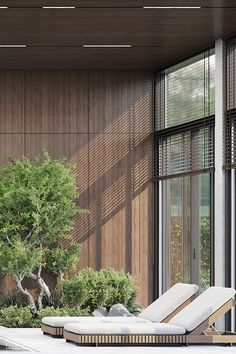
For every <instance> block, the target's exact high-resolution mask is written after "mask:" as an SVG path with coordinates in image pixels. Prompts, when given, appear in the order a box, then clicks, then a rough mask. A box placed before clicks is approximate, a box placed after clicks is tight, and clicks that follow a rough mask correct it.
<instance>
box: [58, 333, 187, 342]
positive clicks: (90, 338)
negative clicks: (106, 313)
mask: <svg viewBox="0 0 236 354" xmlns="http://www.w3.org/2000/svg"><path fill="white" fill-rule="evenodd" d="M64 338H65V339H66V341H68V342H73V343H76V344H78V345H85V344H86V345H91V346H94V345H95V346H98V345H161V344H166V345H186V344H187V341H186V335H147V334H145V335H141V334H138V335H137V334H117V335H114V334H113V335H103V334H75V333H72V332H68V331H66V330H64Z"/></svg>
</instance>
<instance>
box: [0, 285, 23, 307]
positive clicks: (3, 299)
mask: <svg viewBox="0 0 236 354" xmlns="http://www.w3.org/2000/svg"><path fill="white" fill-rule="evenodd" d="M15 305H17V306H26V305H27V300H26V297H25V296H24V295H22V294H21V293H20V292H19V291H17V290H15V289H13V290H11V291H6V292H4V291H1V292H0V308H2V307H9V306H15Z"/></svg>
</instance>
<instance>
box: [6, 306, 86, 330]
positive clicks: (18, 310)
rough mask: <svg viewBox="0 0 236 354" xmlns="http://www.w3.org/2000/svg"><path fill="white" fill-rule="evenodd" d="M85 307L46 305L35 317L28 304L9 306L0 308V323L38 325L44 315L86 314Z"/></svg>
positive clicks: (22, 325) (25, 326) (9, 325)
mask: <svg viewBox="0 0 236 354" xmlns="http://www.w3.org/2000/svg"><path fill="white" fill-rule="evenodd" d="M88 314H89V311H88V310H87V309H84V310H81V311H78V310H76V309H72V308H68V307H64V308H53V307H46V308H44V309H42V310H40V311H38V314H37V316H36V317H35V316H34V315H33V314H32V311H31V309H30V307H29V306H27V307H22V306H9V307H6V308H4V309H1V310H0V325H1V326H5V327H11V328H27V327H34V328H35V327H40V325H41V320H42V318H43V317H46V316H86V315H88Z"/></svg>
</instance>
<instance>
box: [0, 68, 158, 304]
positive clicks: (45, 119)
mask: <svg viewBox="0 0 236 354" xmlns="http://www.w3.org/2000/svg"><path fill="white" fill-rule="evenodd" d="M0 90H1V95H0V163H1V164H4V163H6V162H7V160H8V158H9V157H10V156H16V157H20V156H22V155H23V154H25V155H26V156H28V157H30V158H32V157H34V156H35V155H36V154H38V153H40V152H41V151H42V149H46V150H48V151H49V153H50V154H51V155H52V156H53V157H55V158H62V157H67V158H68V160H69V161H71V162H74V163H76V164H77V167H76V180H77V186H78V190H79V191H80V192H81V196H80V205H81V206H82V207H84V208H87V209H89V211H90V213H89V215H86V216H79V217H77V218H76V223H75V227H74V231H73V235H74V237H75V238H76V239H77V240H79V241H80V242H81V243H82V245H83V250H82V253H81V257H80V262H79V268H80V269H81V268H82V267H86V266H91V267H93V268H95V269H100V268H101V267H114V268H115V269H119V270H120V269H124V270H125V271H127V272H131V273H132V274H133V275H134V276H135V279H136V284H137V289H138V294H139V298H138V300H139V302H140V303H141V304H142V305H147V304H148V303H149V302H150V301H151V300H152V277H153V274H152V184H151V182H150V177H151V170H152V168H151V154H150V152H151V144H150V140H149V134H150V133H151V127H152V114H151V113H152V102H151V100H152V93H151V91H152V74H151V73H150V72H140V71H139V72H112V71H110V72H105V71H104V72H102V71H101V72H96V71H94V72H86V71H25V72H23V71H22V72H20V71H19V72H17V71H15V72H13V71H12V72H10V71H9V72H8V71H5V72H0ZM1 286H2V287H11V286H12V283H11V282H9V280H6V279H2V282H1Z"/></svg>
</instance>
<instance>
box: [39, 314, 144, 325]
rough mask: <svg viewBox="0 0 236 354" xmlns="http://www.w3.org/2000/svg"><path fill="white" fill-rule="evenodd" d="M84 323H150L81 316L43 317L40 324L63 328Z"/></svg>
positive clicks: (138, 320)
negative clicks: (67, 324)
mask: <svg viewBox="0 0 236 354" xmlns="http://www.w3.org/2000/svg"><path fill="white" fill-rule="evenodd" d="M68 322H70V323H81V322H82V323H84V322H89V323H90V322H91V323H93V322H95V323H98V322H99V323H112V322H133V323H149V322H150V321H148V320H145V319H143V318H137V317H124V316H119V317H118V316H116V317H92V316H81V317H61V316H58V317H43V318H42V323H43V324H45V325H48V326H51V327H64V325H65V324H66V323H68Z"/></svg>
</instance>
